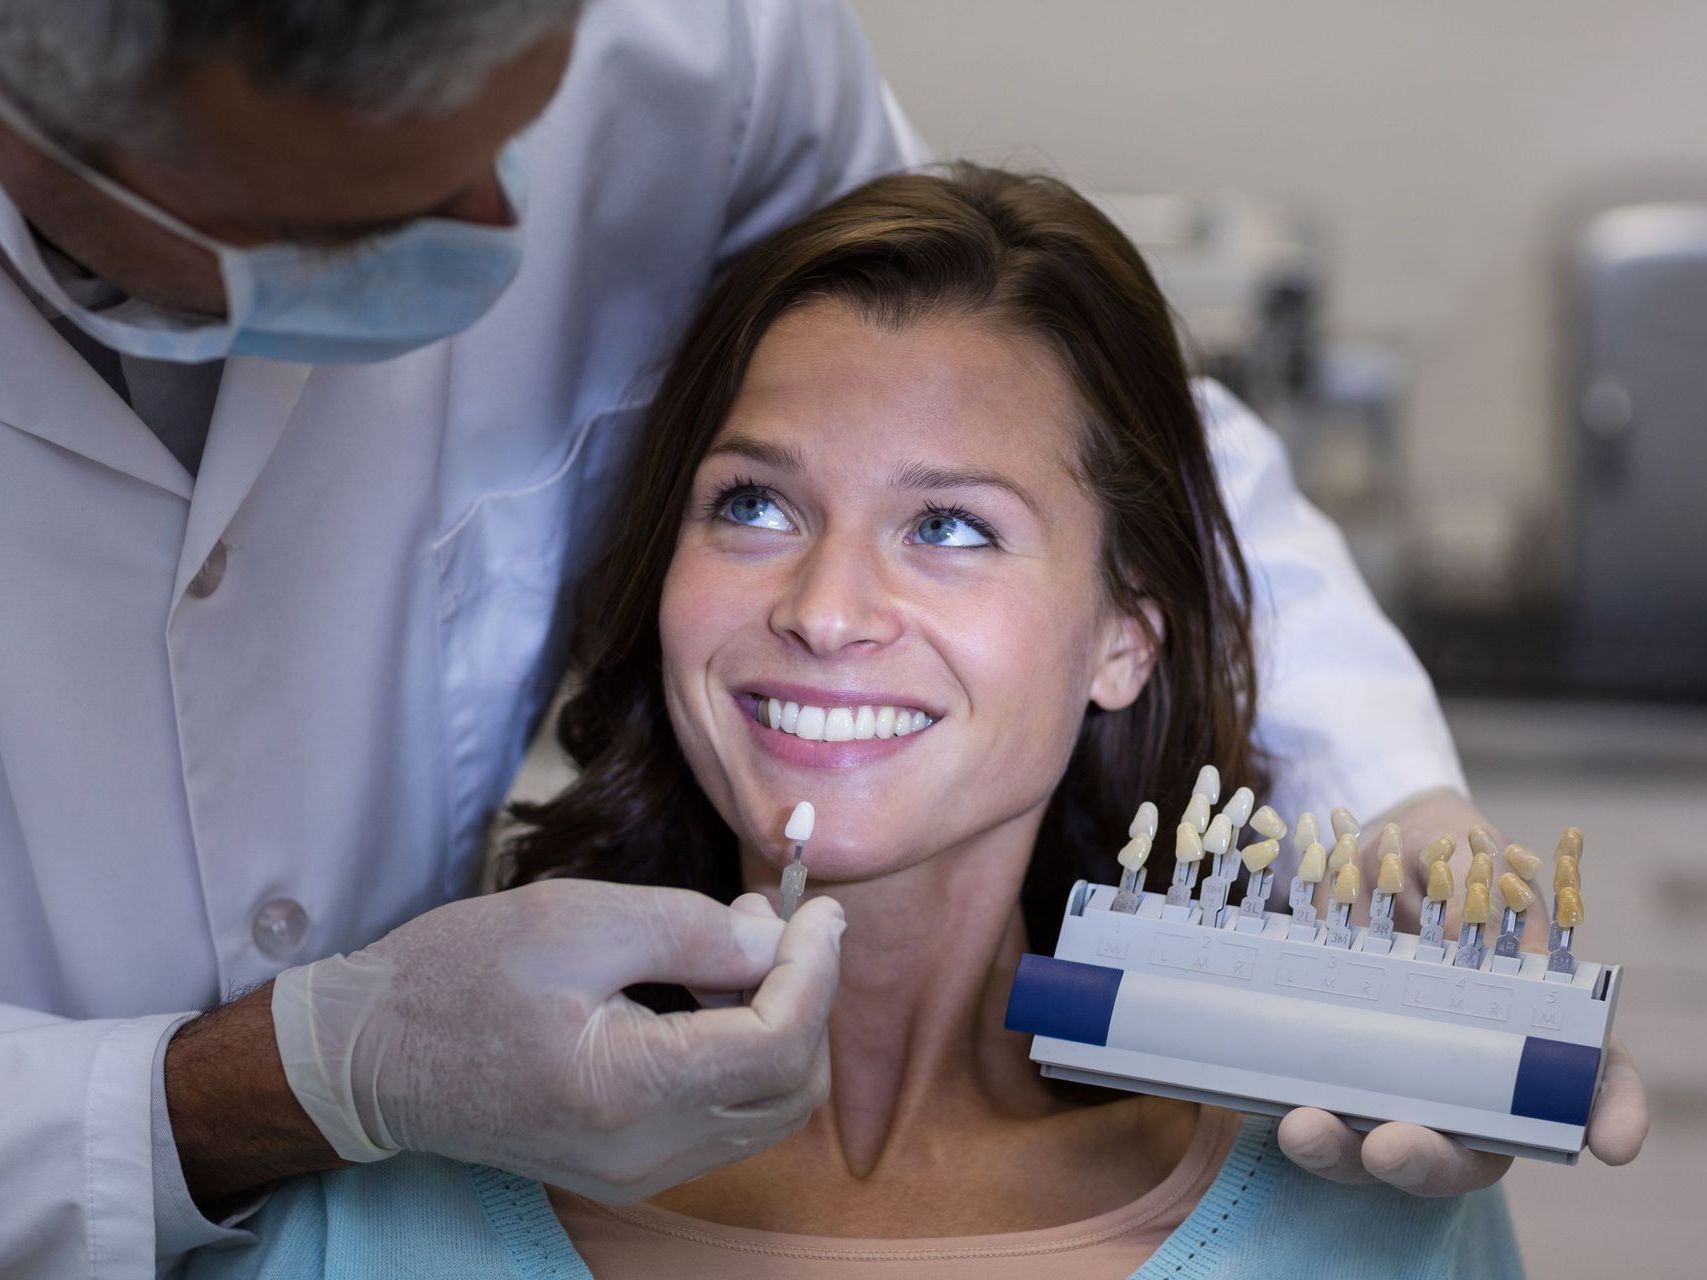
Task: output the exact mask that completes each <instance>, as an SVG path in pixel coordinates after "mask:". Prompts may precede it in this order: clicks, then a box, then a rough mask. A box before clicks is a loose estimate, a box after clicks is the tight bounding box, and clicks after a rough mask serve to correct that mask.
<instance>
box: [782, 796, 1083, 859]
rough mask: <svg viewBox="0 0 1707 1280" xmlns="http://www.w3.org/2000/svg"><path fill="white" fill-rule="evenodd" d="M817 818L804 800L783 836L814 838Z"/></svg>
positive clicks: (791, 838)
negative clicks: (813, 831)
mask: <svg viewBox="0 0 1707 1280" xmlns="http://www.w3.org/2000/svg"><path fill="white" fill-rule="evenodd" d="M817 820H818V814H817V812H816V811H815V810H814V809H813V808H812V802H811V801H810V800H802V801H801V802H800V803H799V804H797V805H795V806H794V812H793V813H791V814H789V815H788V825H787V826H786V827H784V828H783V829H782V834H783V838H784V839H787V840H792V841H794V842H795V843H796V844H801V843H803V842H804V841H807V840H810V839H811V838H812V824H813V823H815V822H816V821H817ZM1105 856H1106V855H1105Z"/></svg>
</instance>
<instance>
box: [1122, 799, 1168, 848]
mask: <svg viewBox="0 0 1707 1280" xmlns="http://www.w3.org/2000/svg"><path fill="white" fill-rule="evenodd" d="M1160 821H1161V815H1160V814H1159V813H1158V812H1157V811H1156V806H1155V804H1154V803H1153V802H1151V801H1149V800H1146V801H1144V803H1143V804H1141V805H1139V806H1138V812H1137V813H1136V814H1134V815H1133V816H1132V825H1131V826H1130V827H1128V828H1127V829H1126V834H1127V835H1129V836H1140V835H1143V836H1149V837H1150V838H1151V839H1152V840H1154V839H1155V838H1156V829H1157V826H1158V824H1159V823H1160Z"/></svg>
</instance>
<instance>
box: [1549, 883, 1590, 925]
mask: <svg viewBox="0 0 1707 1280" xmlns="http://www.w3.org/2000/svg"><path fill="white" fill-rule="evenodd" d="M1554 912H1555V914H1554V917H1553V919H1554V922H1555V923H1556V924H1558V926H1559V927H1560V928H1561V929H1574V928H1576V927H1577V926H1578V925H1579V924H1581V923H1582V922H1583V898H1582V894H1580V893H1578V892H1577V891H1576V890H1575V889H1573V888H1570V887H1568V886H1567V887H1566V888H1563V889H1561V890H1559V899H1558V901H1557V902H1556V903H1555V904H1554Z"/></svg>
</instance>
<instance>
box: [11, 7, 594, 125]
mask: <svg viewBox="0 0 1707 1280" xmlns="http://www.w3.org/2000/svg"><path fill="white" fill-rule="evenodd" d="M582 3H583V0H0V92H4V93H6V94H7V95H8V96H10V97H11V98H12V99H13V101H15V102H16V103H17V105H18V106H19V107H21V108H22V109H23V110H24V111H25V112H26V113H27V114H28V115H29V116H30V117H31V118H32V119H33V120H34V121H35V122H36V124H37V125H38V126H39V127H40V128H41V129H43V130H44V131H46V132H47V133H49V134H51V135H53V136H54V137H55V138H57V139H58V140H60V141H61V142H63V143H66V144H69V145H71V146H73V147H77V148H90V147H99V146H101V145H103V144H108V143H121V144H125V145H148V144H150V143H152V142H155V141H158V140H160V139H161V137H162V135H166V134H169V133H170V130H171V127H172V124H173V123H174V122H173V120H172V116H171V104H170V95H169V94H168V93H165V92H163V90H165V89H167V88H169V87H170V85H171V83H172V79H173V76H174V74H175V73H176V72H177V71H178V70H180V69H181V68H182V67H184V66H186V65H188V64H191V63H194V62H195V61H197V60H199V59H201V58H205V57H209V56H217V55H220V54H226V55H230V56H232V57H235V58H236V59H237V61H238V62H239V64H240V65H241V66H242V67H243V68H244V70H245V71H246V72H247V73H248V74H249V75H250V76H252V77H253V78H254V80H255V81H256V82H257V83H258V84H260V85H262V86H264V87H265V88H267V89H269V90H276V91H278V92H297V93H306V94H312V95H316V96H320V97H324V98H326V99H327V100H329V101H333V102H338V103H340V104H343V105H346V106H350V107H353V108H356V109H357V110H361V111H364V112H369V113H371V114H372V115H374V116H375V117H377V118H380V119H396V118H401V117H407V116H413V115H422V116H432V115H438V114H443V113H446V112H449V111H453V110H455V109H456V108H457V107H459V106H461V105H462V104H463V103H465V102H466V101H468V100H469V99H470V98H471V97H473V95H474V93H475V91H476V90H478V89H479V87H480V85H481V84H482V83H483V82H484V81H485V79H486V77H487V76H488V75H489V74H490V73H491V72H492V70H493V69H494V68H495V67H498V66H500V65H501V64H503V63H504V62H505V61H507V60H508V59H510V58H512V57H515V56H516V55H517V54H519V53H521V52H522V50H524V49H525V48H527V47H528V46H529V45H530V44H533V43H534V42H535V41H537V40H539V39H541V38H542V37H544V36H546V35H547V34H549V33H550V32H551V31H553V30H556V29H562V28H565V27H567V26H568V25H569V24H570V23H571V22H573V21H574V19H575V17H576V15H577V13H578V12H579V10H580V9H581V7H582Z"/></svg>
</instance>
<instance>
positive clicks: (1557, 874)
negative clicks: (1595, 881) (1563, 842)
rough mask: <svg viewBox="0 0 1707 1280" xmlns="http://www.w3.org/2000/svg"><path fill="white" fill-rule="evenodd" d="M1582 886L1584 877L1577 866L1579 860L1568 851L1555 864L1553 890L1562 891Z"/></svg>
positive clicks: (1555, 891)
mask: <svg viewBox="0 0 1707 1280" xmlns="http://www.w3.org/2000/svg"><path fill="white" fill-rule="evenodd" d="M1582 887H1583V878H1582V874H1581V872H1580V871H1579V870H1578V868H1577V860H1576V859H1575V858H1574V857H1572V856H1571V855H1570V854H1568V853H1567V854H1564V855H1562V856H1561V857H1560V858H1559V860H1558V861H1557V862H1555V863H1554V864H1553V892H1554V893H1562V892H1563V891H1564V890H1566V889H1578V890H1580V889H1581V888H1582Z"/></svg>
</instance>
